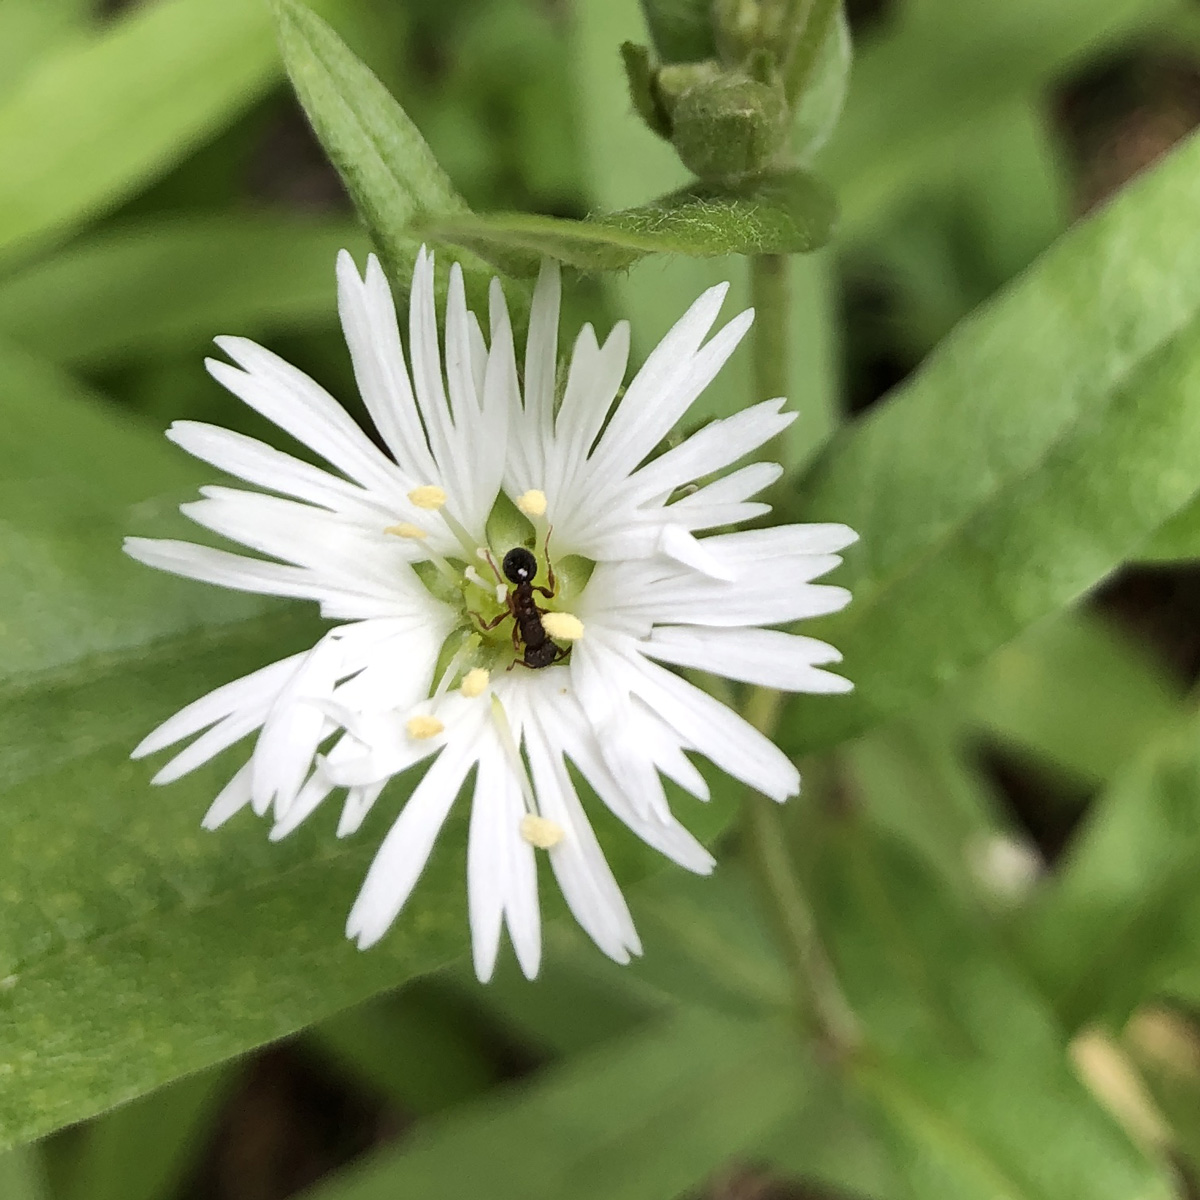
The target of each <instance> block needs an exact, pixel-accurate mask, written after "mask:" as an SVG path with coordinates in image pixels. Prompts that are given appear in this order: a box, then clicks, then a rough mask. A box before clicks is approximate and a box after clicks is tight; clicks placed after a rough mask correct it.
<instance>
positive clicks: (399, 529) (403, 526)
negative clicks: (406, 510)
mask: <svg viewBox="0 0 1200 1200" xmlns="http://www.w3.org/2000/svg"><path fill="white" fill-rule="evenodd" d="M383 532H384V533H392V534H395V535H396V537H402V538H417V539H421V538H427V537H428V536H429V530H427V529H422V528H421V527H420V525H414V524H413V523H412V522H411V521H401V522H400V523H399V524H398V525H389V526H388V527H387V528H386V529H385V530H384V531H383Z"/></svg>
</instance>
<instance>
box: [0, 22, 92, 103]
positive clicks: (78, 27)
mask: <svg viewBox="0 0 1200 1200" xmlns="http://www.w3.org/2000/svg"><path fill="white" fill-rule="evenodd" d="M90 16H91V5H90V4H89V3H88V2H87V0H56V3H54V4H46V3H44V2H43V0H5V3H4V4H0V97H3V96H6V95H7V94H8V93H10V92H11V91H12V90H13V89H14V88H15V87H16V86H17V84H18V83H20V81H21V78H22V76H23V75H25V74H26V72H28V71H29V70H30V69H32V68H33V67H34V66H36V65H37V63H38V61H39V59H40V58H41V57H42V55H43V54H44V53H45V52H47V51H49V50H52V49H54V48H56V47H59V46H61V45H63V43H65V42H67V41H68V40H69V39H70V38H73V37H81V36H83V34H84V31H85V30H86V29H87V23H88V18H89V17H90Z"/></svg>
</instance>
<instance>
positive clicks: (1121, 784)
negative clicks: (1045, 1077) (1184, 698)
mask: <svg viewBox="0 0 1200 1200" xmlns="http://www.w3.org/2000/svg"><path fill="white" fill-rule="evenodd" d="M1197 794H1200V721H1197V719H1196V718H1195V717H1194V716H1193V717H1191V718H1190V719H1188V720H1186V721H1178V722H1177V723H1176V724H1175V726H1174V727H1173V728H1171V729H1169V730H1168V731H1167V732H1166V733H1165V734H1163V735H1162V736H1160V737H1159V738H1158V739H1157V740H1156V742H1154V743H1153V744H1152V745H1150V746H1149V747H1147V748H1146V749H1145V750H1144V751H1143V752H1142V753H1141V754H1140V755H1138V757H1137V758H1136V759H1134V760H1133V761H1132V762H1131V763H1129V764H1128V765H1127V766H1126V767H1125V768H1124V769H1123V770H1122V771H1121V772H1120V773H1119V774H1118V776H1117V777H1116V778H1115V779H1114V780H1113V782H1112V784H1111V786H1110V787H1109V788H1108V789H1107V790H1106V791H1105V792H1104V793H1103V794H1102V795H1101V797H1100V798H1099V800H1098V801H1097V802H1096V804H1095V807H1094V808H1093V810H1092V812H1091V814H1090V815H1089V818H1088V823H1087V826H1086V827H1085V829H1084V831H1083V832H1082V834H1080V835H1079V836H1078V837H1077V838H1076V841H1075V842H1074V844H1073V845H1072V847H1071V851H1070V855H1069V857H1068V859H1067V862H1066V864H1065V866H1064V868H1063V869H1061V870H1060V871H1059V872H1058V873H1057V875H1056V876H1055V877H1054V879H1053V881H1052V882H1051V883H1050V885H1049V886H1048V887H1047V889H1046V891H1045V893H1044V894H1043V895H1042V896H1041V897H1040V898H1039V899H1038V902H1037V904H1036V905H1035V906H1034V908H1033V909H1032V910H1031V911H1030V912H1029V913H1028V914H1027V915H1026V916H1025V918H1024V919H1023V921H1022V922H1021V944H1022V946H1023V947H1024V949H1025V951H1026V953H1027V955H1028V958H1029V961H1030V964H1031V966H1032V967H1033V968H1034V970H1035V971H1036V974H1037V977H1038V979H1039V981H1040V982H1041V984H1042V986H1043V988H1044V989H1045V991H1046V994H1047V995H1048V996H1049V997H1050V998H1051V999H1052V1000H1053V1002H1054V1004H1055V1007H1056V1008H1057V1010H1058V1012H1059V1013H1060V1015H1061V1017H1062V1020H1063V1021H1064V1023H1065V1024H1066V1025H1067V1027H1068V1028H1070V1029H1076V1028H1079V1027H1081V1026H1083V1025H1086V1024H1088V1023H1090V1022H1092V1021H1096V1020H1103V1021H1105V1022H1108V1023H1110V1024H1113V1025H1114V1026H1119V1025H1120V1024H1122V1023H1123V1022H1124V1021H1125V1019H1126V1018H1127V1017H1128V1016H1129V1014H1130V1013H1131V1012H1132V1011H1133V1009H1134V1008H1135V1007H1136V1006H1137V1005H1138V1004H1139V1003H1140V1002H1141V1001H1143V1000H1145V999H1149V998H1151V997H1153V996H1155V995H1156V994H1160V993H1161V992H1163V991H1171V990H1175V991H1180V990H1182V991H1183V993H1184V994H1187V992H1186V987H1185V988H1184V989H1179V988H1174V987H1172V986H1171V985H1170V984H1169V982H1168V981H1169V980H1170V978H1171V977H1172V975H1173V974H1174V972H1175V971H1176V969H1177V968H1178V967H1179V966H1180V965H1181V964H1184V965H1186V966H1187V968H1188V970H1189V971H1193V974H1192V978H1194V970H1193V967H1192V964H1193V963H1194V961H1195V947H1196V944H1197V938H1198V936H1200V903H1198V900H1200V895H1198V894H1197V889H1196V873H1197V870H1198V869H1200V809H1198V807H1197V804H1196V796H1197ZM1196 994H1197V995H1200V992H1197V993H1196Z"/></svg>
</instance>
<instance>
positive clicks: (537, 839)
mask: <svg viewBox="0 0 1200 1200" xmlns="http://www.w3.org/2000/svg"><path fill="white" fill-rule="evenodd" d="M566 835H567V834H566V830H565V829H563V827H562V826H561V825H559V824H558V822H557V821H551V820H550V819H549V818H548V817H535V816H534V815H533V813H526V814H525V815H524V816H523V817H522V818H521V836H522V837H523V838H524V839H525V840H526V841H527V842H528V843H529V844H530V845H531V846H533V847H535V848H536V849H538V850H551V849H553V848H554V847H555V846H557V845H558V843H559V842H561V841H562V840H563V838H564V837H566Z"/></svg>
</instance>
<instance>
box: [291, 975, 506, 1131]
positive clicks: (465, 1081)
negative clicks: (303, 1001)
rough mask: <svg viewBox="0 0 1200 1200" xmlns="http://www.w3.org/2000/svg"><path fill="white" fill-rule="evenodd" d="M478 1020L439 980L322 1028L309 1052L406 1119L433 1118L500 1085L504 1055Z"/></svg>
mask: <svg viewBox="0 0 1200 1200" xmlns="http://www.w3.org/2000/svg"><path fill="white" fill-rule="evenodd" d="M473 981H474V977H473V976H472V982H473ZM471 1015H473V1014H471V1013H470V1010H469V1008H468V1006H467V1003H466V1000H465V998H464V999H462V1000H458V1001H457V1002H456V997H454V996H453V995H452V994H450V989H449V988H448V987H446V986H445V985H441V986H439V982H438V981H437V980H436V979H435V980H431V981H426V980H415V981H414V982H413V983H412V984H410V985H409V986H408V987H405V988H403V989H401V991H399V992H398V993H395V994H393V995H387V996H378V997H376V998H375V999H373V1000H369V1001H367V1003H365V1004H360V1005H359V1006H358V1007H356V1008H353V1009H351V1010H350V1011H349V1012H345V1013H339V1014H338V1015H337V1016H335V1017H333V1018H331V1019H330V1020H328V1021H324V1022H322V1023H321V1024H320V1025H317V1026H316V1027H315V1028H313V1029H310V1030H309V1031H308V1033H307V1034H306V1036H305V1039H304V1043H303V1044H304V1046H305V1048H306V1049H308V1050H309V1051H312V1052H315V1053H316V1054H318V1055H320V1056H321V1057H322V1058H324V1059H326V1060H327V1061H329V1062H331V1063H332V1064H333V1065H334V1066H335V1067H336V1069H338V1070H339V1071H340V1072H342V1073H346V1072H348V1073H350V1074H351V1075H352V1076H354V1077H355V1078H356V1079H358V1080H359V1081H360V1082H361V1083H363V1084H365V1085H367V1086H368V1087H369V1088H371V1089H372V1090H374V1091H377V1092H379V1093H381V1094H382V1095H384V1096H386V1097H387V1098H388V1099H390V1100H392V1101H394V1102H395V1103H396V1104H398V1105H399V1106H400V1107H401V1108H402V1109H403V1110H404V1111H405V1112H407V1113H412V1114H415V1115H418V1116H426V1115H428V1114H430V1113H435V1112H439V1111H441V1110H443V1109H447V1108H452V1107H453V1106H454V1105H456V1104H461V1103H463V1102H464V1101H466V1100H470V1099H473V1098H474V1097H476V1096H479V1095H481V1094H482V1093H484V1092H486V1091H487V1090H488V1089H489V1088H491V1087H494V1086H496V1085H497V1084H498V1083H499V1082H500V1079H501V1063H500V1062H499V1055H498V1054H497V1053H496V1052H495V1051H494V1049H492V1048H490V1047H487V1046H485V1044H484V1043H485V1037H486V1032H485V1031H481V1030H480V1029H479V1028H478V1022H472V1021H470V1019H469V1017H470V1016H471Z"/></svg>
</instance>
